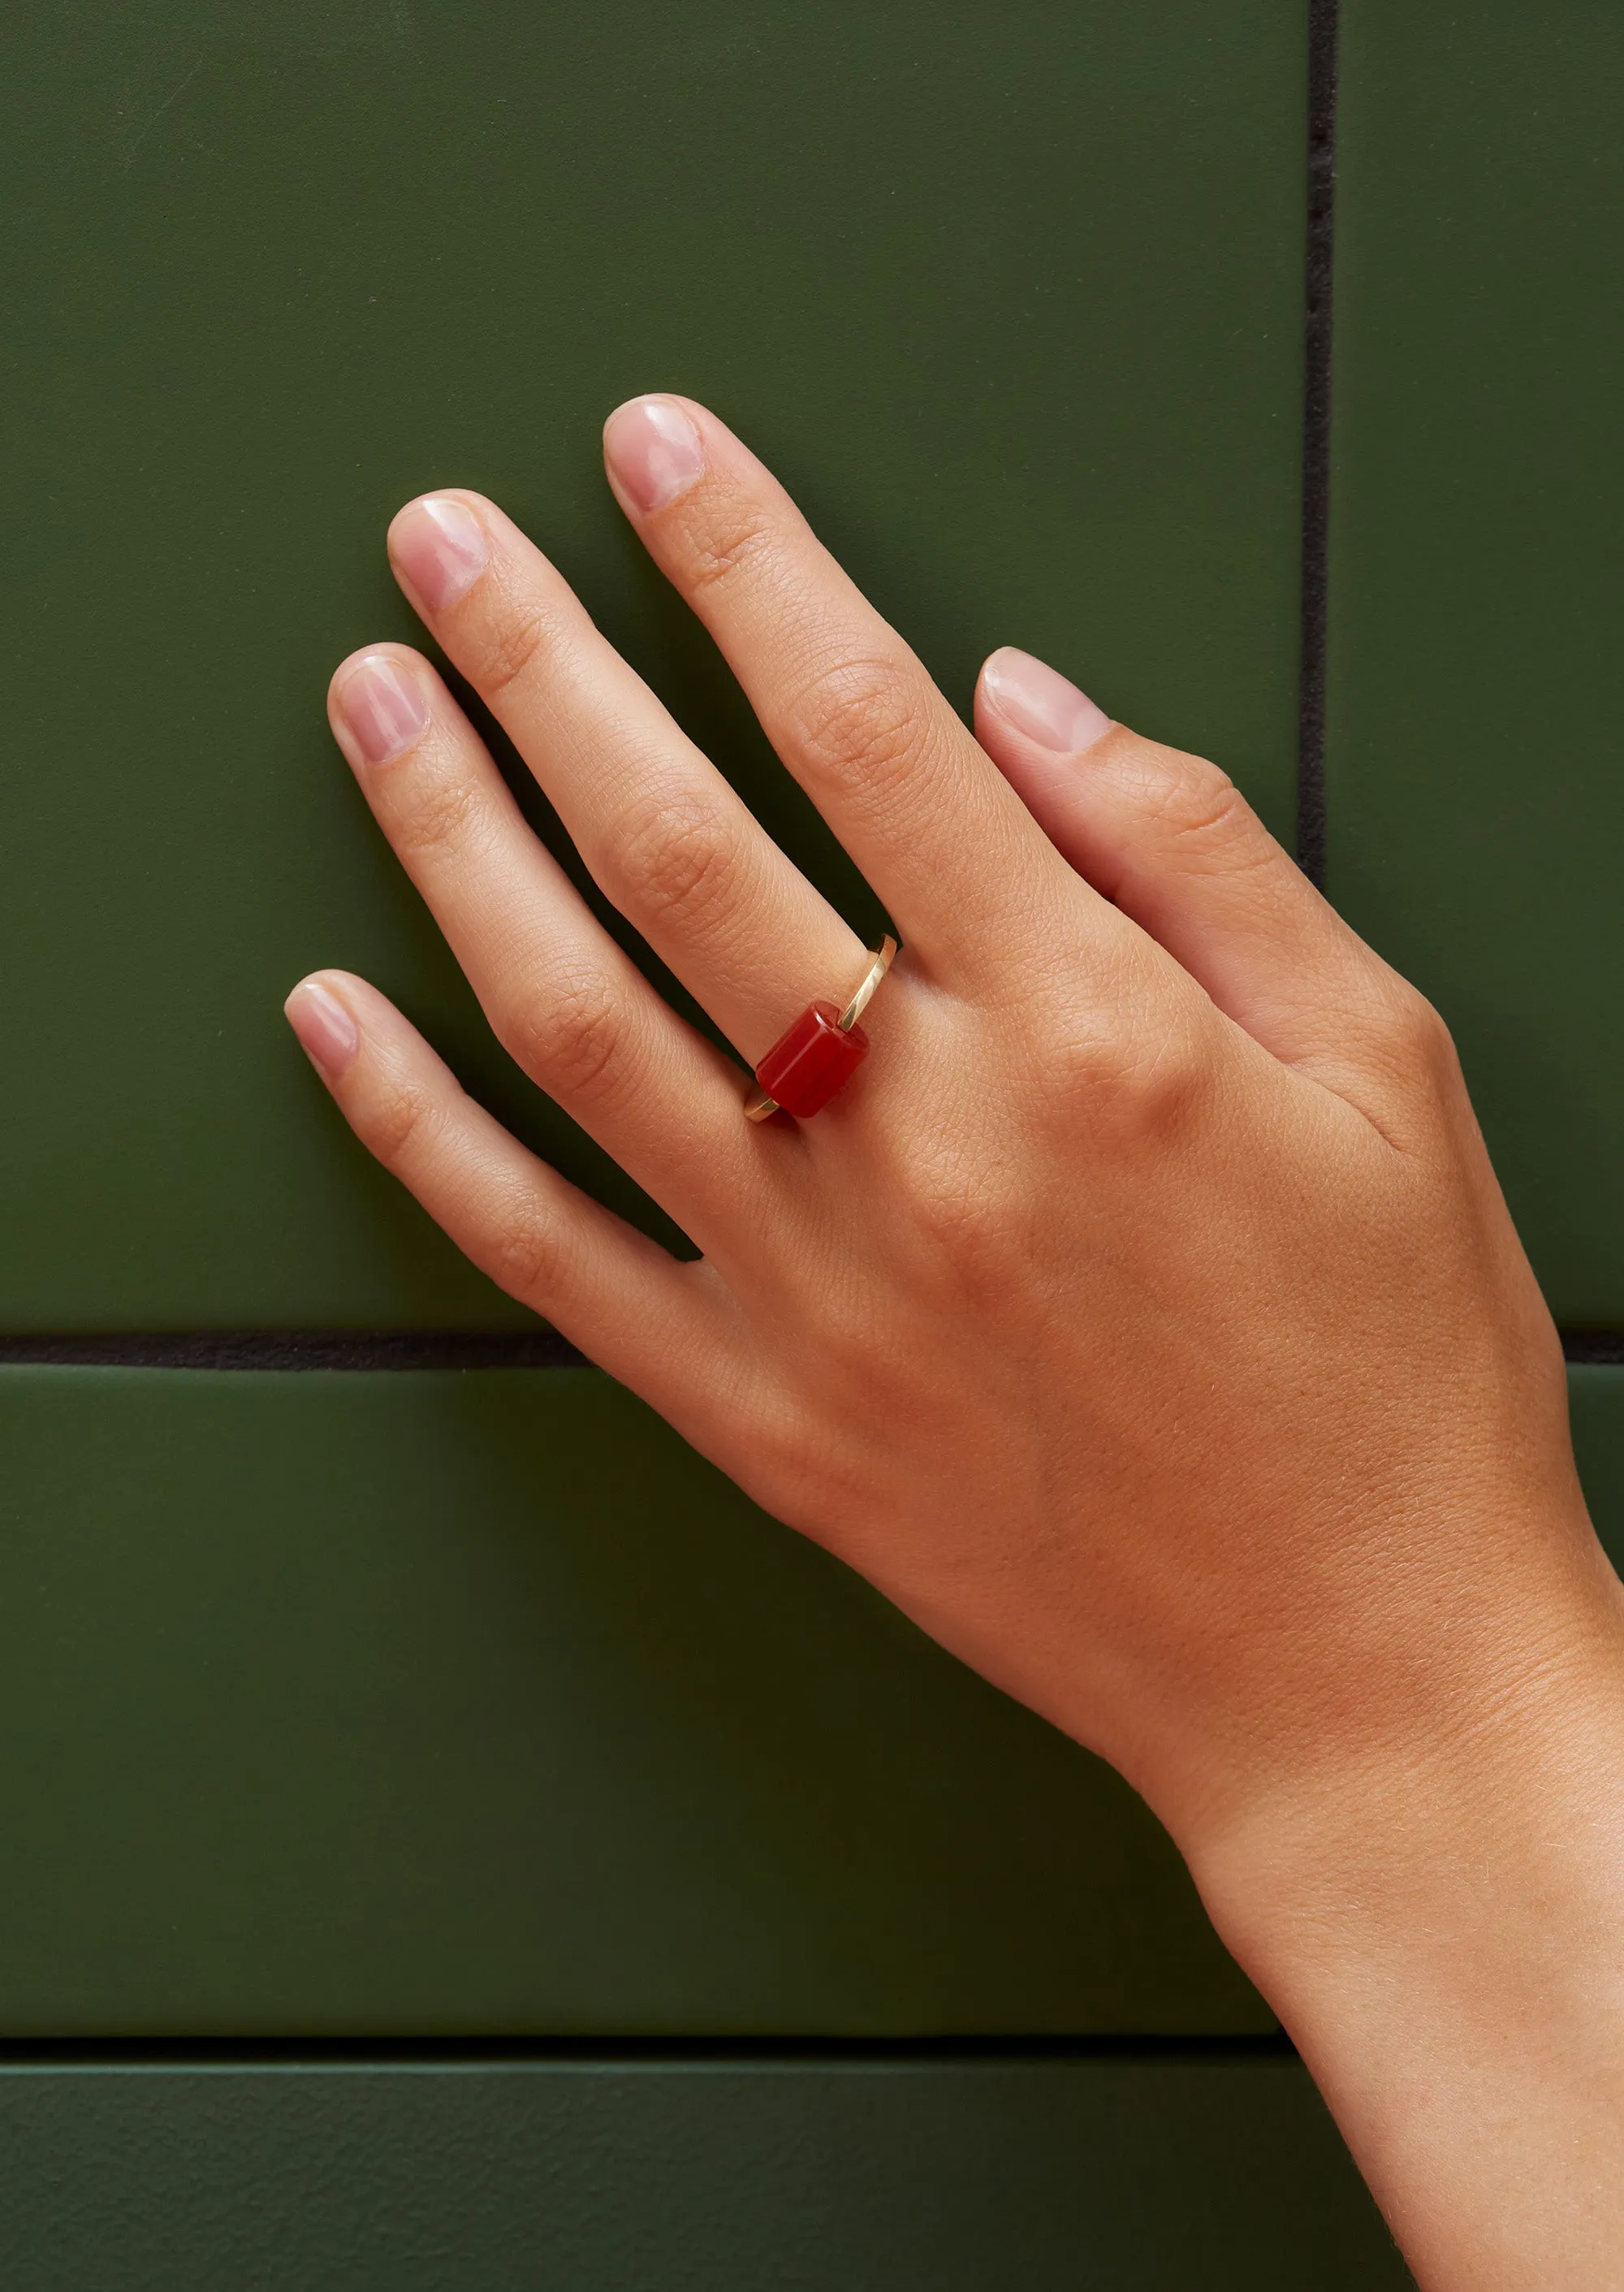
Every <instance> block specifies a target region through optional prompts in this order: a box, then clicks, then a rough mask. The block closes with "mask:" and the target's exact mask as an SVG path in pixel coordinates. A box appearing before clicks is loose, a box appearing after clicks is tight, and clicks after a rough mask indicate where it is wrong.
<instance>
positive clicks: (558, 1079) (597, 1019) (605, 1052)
mask: <svg viewBox="0 0 1624 2292" xmlns="http://www.w3.org/2000/svg"><path fill="white" fill-rule="evenodd" d="M502 1039H503V1043H504V1045H505V1047H506V1049H507V1051H508V1053H509V1054H510V1055H511V1057H512V1058H513V1059H515V1060H516V1061H518V1063H519V1065H520V1066H521V1067H522V1068H523V1069H524V1070H525V1072H526V1073H527V1075H529V1076H530V1077H531V1078H532V1079H533V1080H534V1081H535V1082H537V1083H539V1084H540V1085H542V1087H543V1089H544V1090H545V1091H547V1092H548V1093H549V1094H550V1095H552V1096H556V1097H558V1098H559V1099H561V1100H575V1101H583V1100H588V1099H592V1098H597V1097H601V1095H602V1094H603V1092H604V1089H605V1087H606V1085H607V1082H608V1080H609V1078H610V1077H612V1075H613V1073H614V1070H615V1065H616V1061H617V1059H618V1055H619V1053H620V1049H621V1045H622V1042H623V1016H622V1012H621V1006H620V1003H619V999H618V997H616V996H615V991H614V989H612V988H611V987H610V985H609V983H608V981H607V980H601V979H577V980H574V981H571V982H570V983H569V985H567V987H564V988H563V989H560V990H559V991H558V992H556V993H554V994H551V995H549V996H547V997H545V998H544V999H538V1000H536V1001H535V1002H533V1003H531V1004H529V1005H527V1006H526V1007H525V1008H524V1009H523V1010H522V1011H521V1012H520V1013H519V1016H518V1017H517V1018H516V1019H515V1020H514V1021H513V1022H512V1024H511V1026H510V1027H509V1029H507V1030H506V1032H505V1033H504V1035H503V1038H502Z"/></svg>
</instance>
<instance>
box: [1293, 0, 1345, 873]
mask: <svg viewBox="0 0 1624 2292" xmlns="http://www.w3.org/2000/svg"><path fill="white" fill-rule="evenodd" d="M1338 29H1339V4H1338V0H1308V121H1307V125H1308V151H1307V221H1306V248H1305V259H1304V266H1303V461H1302V472H1303V475H1302V488H1303V524H1302V575H1301V595H1302V607H1301V610H1302V626H1301V639H1300V653H1299V661H1298V720H1297V735H1298V739H1297V859H1298V866H1299V867H1300V868H1302V870H1303V873H1304V874H1305V875H1306V876H1307V877H1308V879H1309V881H1310V882H1311V883H1314V884H1318V885H1319V886H1320V887H1321V888H1322V889H1323V887H1324V883H1325V860H1326V819H1325V656H1326V649H1327V643H1328V640H1329V632H1330V612H1329V568H1328V550H1329V545H1330V530H1331V302H1332V297H1331V286H1332V260H1333V254H1334V238H1335V222H1336V215H1335V207H1336V174H1337V143H1336V125H1337V36H1338Z"/></svg>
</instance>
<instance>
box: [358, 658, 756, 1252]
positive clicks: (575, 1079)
mask: <svg viewBox="0 0 1624 2292" xmlns="http://www.w3.org/2000/svg"><path fill="white" fill-rule="evenodd" d="M328 713H329V715H330V718H331V721H332V724H333V730H334V735H335V737H336V738H337V740H338V742H339V745H340V747H342V749H343V751H344V754H345V755H346V756H347V757H348V759H349V761H350V764H351V766H352V768H353V769H354V771H355V774H356V777H357V779H358V781H359V783H360V786H361V788H362V790H363V792H364V794H365V795H366V800H367V802H368V803H369V804H370V805H371V806H372V810H373V812H374V817H375V818H376V819H377V820H378V823H379V825H380V827H382V829H383V832H384V834H385V835H387V836H388V838H389V840H390V843H391V844H392V845H393V846H394V848H395V851H397V853H398V855H399V857H400V859H401V860H402V861H403V862H404V864H405V866H406V871H407V873H408V874H409V875H410V876H411V877H412V880H413V882H414V884H416V885H417V888H418V889H419V891H420V892H422V895H423V897H424V899H425V900H427V901H428V904H429V907H430V909H431V911H432V912H433V915H434V916H435V919H436V921H437V922H438V924H439V926H440V928H441V930H442V931H443V932H445V934H446V939H447V940H448V941H449V942H450V945H451V948H452V951H453V953H454V955H455V956H456V958H457V960H458V962H459V963H460V964H462V969H463V971H464V972H466V974H467V976H468V979H469V981H470V985H471V986H472V988H473V989H474V992H475V993H476V995H477V996H478V998H479V1001H480V1004H481V1005H482V1006H483V1008H484V1010H485V1013H486V1017H487V1018H488V1019H489V1021H490V1022H491V1025H492V1027H493V1029H494V1031H495V1033H496V1036H497V1037H498V1039H499V1040H500V1041H501V1042H502V1045H503V1046H504V1048H505V1049H506V1050H507V1051H508V1052H509V1053H510V1055H511V1057H512V1058H513V1059H514V1060H515V1061H517V1062H518V1064H519V1066H520V1067H522V1068H523V1069H524V1070H525V1072H526V1073H527V1074H528V1075H529V1076H530V1077H531V1079H532V1080H533V1081H535V1082H536V1083H538V1084H539V1085H540V1086H541V1087H542V1088H543V1090H544V1091H546V1093H547V1094H548V1095H549V1096H550V1097H551V1098H553V1099H555V1100H556V1101H557V1102H558V1103H559V1105H560V1106H562V1107H563V1108H564V1110H565V1111H566V1112H567V1113H568V1114H569V1115H571V1116H572V1117H573V1118H575V1120H576V1121H577V1122H579V1123H580V1125H581V1126H582V1128H583V1130H585V1131H586V1132H588V1134H590V1135H591V1137H593V1138H595V1139H596V1140H597V1141H598V1142H599V1145H601V1146H602V1147H603V1148H604V1149H605V1150H607V1152H609V1153H611V1154H613V1155H614V1157H615V1160H616V1161H617V1162H619V1163H620V1164H621V1165H622V1166H623V1168H624V1169H625V1170H626V1171H627V1172H628V1173H629V1174H631V1176H632V1177H633V1178H635V1179H636V1180H637V1182H638V1183H639V1185H641V1186H642V1187H643V1188H644V1189H645V1190H646V1191H647V1192H648V1193H649V1194H651V1195H652V1196H653V1197H654V1198H655V1200H656V1201H658V1202H659V1203H660V1204H661V1205H662V1207H663V1208H665V1209H666V1210H667V1211H668V1212H669V1213H670V1215H671V1216H672V1217H673V1218H675V1219H676V1221H677V1223H679V1225H680V1226H681V1227H682V1228H683V1230H684V1231H686V1232H687V1234H688V1235H689V1236H690V1238H691V1239H693V1240H694V1241H695V1242H696V1243H697V1244H698V1245H699V1247H701V1248H702V1249H704V1250H709V1249H710V1248H711V1247H712V1239H713V1237H715V1236H716V1235H717V1234H719V1233H720V1231H723V1230H725V1229H730V1228H731V1227H732V1226H733V1225H734V1224H735V1223H736V1221H737V1217H738V1213H739V1204H740V1201H741V1199H742V1198H748V1195H749V1193H750V1191H751V1190H752V1189H753V1188H754V1187H755V1186H757V1185H759V1183H760V1159H759V1158H752V1155H751V1153H750V1150H749V1147H748V1142H747V1141H746V1139H745V1137H744V1127H745V1126H744V1123H743V1122H742V1121H741V1119H740V1113H739V1100H740V1089H741V1084H742V1077H740V1075H739V1073H738V1070H737V1069H736V1067H734V1066H733V1065H732V1064H731V1062H730V1061H728V1059H727V1058H725V1057H724V1056H723V1055H722V1053H720V1052H719V1051H717V1050H716V1049H715V1048H714V1047H713V1046H712V1045H711V1044H709V1043H708V1042H706V1041H705V1039H704V1037H703V1036H702V1035H700V1034H698V1033H697V1032H696V1031H695V1029H693V1028H691V1027H689V1026H688V1025H687V1024H686V1023H685V1022H684V1021H682V1020H681V1019H679V1017H678V1016H677V1014H676V1013H675V1012H674V1011H672V1010H671V1008H670V1006H669V1005H667V1004H666V1003H665V1002H664V1001H663V999H662V998H661V997H659V996H658V995H656V994H655V990H654V989H653V988H652V987H651V986H650V985H649V984H648V982H647V980H646V979H644V977H643V976H642V973H641V972H639V970H638V968H637V966H636V964H633V963H632V962H631V959H630V958H629V957H628V956H626V955H624V954H623V952H622V950H621V949H620V948H618V947H617V946H616V945H615V941H614V940H612V939H611V938H610V937H609V934H608V933H607V932H606V931H605V930H604V929H603V927H602V925H601V924H599V922H598V921H597V919H596V918H595V917H594V916H592V914H591V911H590V909H589V908H587V906H586V904H585V902H584V901H583V900H582V898H581V896H580V894H579V893H578V892H576V890H575V886H574V885H573V884H571V883H570V882H569V880H568V878H567V876H566V875H565V874H564V872H563V870H562V868H559V864H558V862H557V861H556V860H554V859H553V857H552V855H551V852H549V851H547V850H546V848H545V847H544V845H543V844H542V843H540V841H539V840H538V839H537V838H536V837H535V835H533V834H532V833H531V831H530V828H529V827H528V826H527V823H526V821H525V819H524V818H523V816H522V814H521V813H520V811H519V807H518V805H517V804H516V803H514V801H513V798H512V796H511V794H510V792H509V790H508V788H507V787H506V786H505V784H504V783H503V781H502V776H501V774H500V773H499V772H498V771H497V770H496V767H495V765H494V763H492V761H491V758H490V756H489V755H487V753H486V749H485V747H484V745H483V743H482V742H481V741H480V740H479V739H478V738H477V737H476V735H475V733H474V731H473V729H472V727H471V726H470V724H469V722H468V720H467V718H466V717H465V716H464V715H463V714H462V711H461V709H459V708H458V707H457V706H456V704H455V702H454V700H453V699H452V698H451V696H450V694H449V693H448V692H447V691H446V688H445V686H444V685H443V684H442V683H441V682H440V680H439V678H438V677H437V676H436V675H435V674H434V672H433V671H432V669H430V666H428V664H427V662H426V661H424V660H422V658H420V657H419V656H418V655H416V654H414V653H412V652H410V651H408V650H406V648H405V647H404V646H380V647H378V648H377V649H376V650H373V651H370V652H366V653H360V654H356V655H353V656H352V657H351V658H350V659H349V660H347V661H345V662H344V663H343V664H342V666H341V667H340V668H339V669H338V671H337V673H336V674H335V675H334V679H333V684H332V688H331V690H330V693H329V696H328Z"/></svg>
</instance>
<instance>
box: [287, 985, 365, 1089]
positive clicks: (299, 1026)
mask: <svg viewBox="0 0 1624 2292" xmlns="http://www.w3.org/2000/svg"><path fill="white" fill-rule="evenodd" d="M282 1008H283V1009H284V1011H285V1013H287V1023H288V1025H289V1026H290V1027H291V1028H292V1029H293V1032H294V1034H295V1035H297V1036H298V1037H299V1041H300V1045H301V1047H302V1049H303V1051H304V1053H305V1055H306V1057H307V1058H308V1059H309V1060H310V1063H311V1065H312V1066H314V1067H315V1068H316V1069H317V1070H318V1072H319V1073H321V1074H323V1075H325V1076H326V1079H327V1080H328V1081H329V1082H337V1081H338V1079H339V1077H341V1076H342V1073H343V1071H344V1069H345V1068H346V1067H347V1066H348V1065H349V1064H350V1060H351V1059H352V1058H354V1056H355V1054H356V1051H357V1048H358V1045H359V1044H360V1040H361V1034H360V1029H359V1028H358V1026H357V1025H356V1023H355V1021H354V1020H353V1019H352V1018H351V1017H350V1013H349V1012H348V1011H346V1010H345V1008H344V1006H343V1005H342V1003H341V1002H340V1001H339V999H338V997H337V996H336V995H333V994H329V992H328V991H327V989H326V988H325V987H322V986H318V983H317V981H315V980H313V979H304V980H301V981H300V983H299V985H298V986H297V987H295V988H294V989H293V993H292V994H291V995H290V996H289V997H288V998H287V1000H286V1002H285V1004H284V1005H282Z"/></svg>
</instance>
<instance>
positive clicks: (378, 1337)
mask: <svg viewBox="0 0 1624 2292" xmlns="http://www.w3.org/2000/svg"><path fill="white" fill-rule="evenodd" d="M1561 1335H1562V1351H1563V1356H1564V1360H1569V1361H1572V1362H1575V1363H1579V1362H1599V1363H1602V1364H1604V1365H1621V1366H1624V1328H1616V1329H1564V1330H1563V1331H1562V1333H1561ZM590 1366H591V1364H590V1363H589V1362H588V1361H587V1359H586V1356H585V1355H584V1354H583V1353H580V1352H576V1350H575V1346H574V1345H572V1344H570V1343H569V1342H568V1340H567V1338H564V1337H561V1336H559V1334H558V1332H557V1330H556V1329H534V1330H531V1329H522V1330H520V1329H511V1330H510V1329H155V1330H124V1329H119V1330H115V1331H113V1332H111V1333H110V1334H107V1335H100V1336H98V1335H94V1334H84V1333H81V1332H77V1331H76V1332H72V1333H69V1334H67V1335H59V1336H0V1368H5V1367H12V1368H28V1367H32V1368H181V1369H187V1368H190V1369H263V1370H276V1371H286V1370H298V1369H476V1368H588V1367H590Z"/></svg>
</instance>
